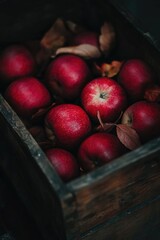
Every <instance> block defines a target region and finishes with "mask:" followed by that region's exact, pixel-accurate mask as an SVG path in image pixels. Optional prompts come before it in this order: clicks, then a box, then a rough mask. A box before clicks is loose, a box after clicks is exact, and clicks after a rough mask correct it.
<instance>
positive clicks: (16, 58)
mask: <svg viewBox="0 0 160 240" xmlns="http://www.w3.org/2000/svg"><path fill="white" fill-rule="evenodd" d="M34 71H35V60H34V58H33V56H32V54H31V52H30V51H29V50H28V49H27V48H26V47H25V46H23V45H18V44H17V45H16V44H15V45H11V46H8V47H7V48H6V49H5V50H4V51H3V52H2V53H1V55H0V79H1V81H2V83H5V82H7V83H10V82H12V81H13V80H14V79H17V78H20V77H25V76H29V75H32V74H33V73H34Z"/></svg>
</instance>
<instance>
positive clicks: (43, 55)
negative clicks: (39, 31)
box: [36, 18, 71, 66]
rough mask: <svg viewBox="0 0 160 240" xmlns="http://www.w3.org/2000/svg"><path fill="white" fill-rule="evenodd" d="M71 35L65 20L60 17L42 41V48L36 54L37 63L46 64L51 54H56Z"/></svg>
mask: <svg viewBox="0 0 160 240" xmlns="http://www.w3.org/2000/svg"><path fill="white" fill-rule="evenodd" d="M70 35H71V32H70V31H69V30H68V29H67V27H66V26H65V23H64V21H63V20H62V19H61V18H58V19H57V20H56V21H55V22H54V24H53V25H52V26H51V28H50V29H49V30H48V31H47V32H46V33H45V34H44V36H43V37H42V39H41V41H40V46H41V48H40V50H39V51H38V53H37V55H36V60H37V63H38V64H42V65H44V66H45V65H46V64H45V63H47V62H48V60H49V58H50V56H51V55H53V54H55V52H56V50H57V49H58V48H60V47H62V46H64V44H65V42H66V41H67V39H68V38H70Z"/></svg>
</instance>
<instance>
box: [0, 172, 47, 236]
mask: <svg viewBox="0 0 160 240" xmlns="http://www.w3.org/2000/svg"><path fill="white" fill-rule="evenodd" d="M33 239H34V240H35V239H38V240H43V238H42V237H41V235H40V233H39V232H38V229H37V228H36V225H35V223H34V220H33V219H32V218H31V216H30V215H29V213H28V212H27V209H26V208H25V206H24V205H23V204H22V202H21V200H20V199H19V197H18V196H17V194H16V192H15V190H14V189H13V187H12V185H11V184H10V182H9V180H8V179H7V177H6V176H5V174H4V173H3V171H2V169H0V240H33Z"/></svg>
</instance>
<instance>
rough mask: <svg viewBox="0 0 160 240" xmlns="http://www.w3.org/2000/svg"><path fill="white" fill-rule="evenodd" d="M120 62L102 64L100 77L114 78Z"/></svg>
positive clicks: (120, 64)
mask: <svg viewBox="0 0 160 240" xmlns="http://www.w3.org/2000/svg"><path fill="white" fill-rule="evenodd" d="M122 63H123V62H122V61H116V60H114V61H112V62H111V63H103V64H102V65H101V67H100V69H101V70H100V71H101V76H102V77H109V78H110V77H114V76H116V75H117V74H118V73H119V70H120V68H121V66H122Z"/></svg>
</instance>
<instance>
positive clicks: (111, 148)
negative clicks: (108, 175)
mask: <svg viewBox="0 0 160 240" xmlns="http://www.w3.org/2000/svg"><path fill="white" fill-rule="evenodd" d="M124 153H126V149H125V147H124V146H123V145H122V144H121V142H120V141H119V139H118V138H117V137H116V136H115V135H113V134H110V133H94V134H92V135H90V136H89V137H88V138H86V139H85V140H84V141H83V142H82V143H81V145H80V147H79V150H78V159H79V162H80V166H81V167H82V168H83V169H84V170H86V171H90V170H92V169H94V168H96V167H98V166H102V165H104V164H106V163H108V162H110V161H112V160H114V159H115V158H117V157H119V156H121V155H122V154H124Z"/></svg>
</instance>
